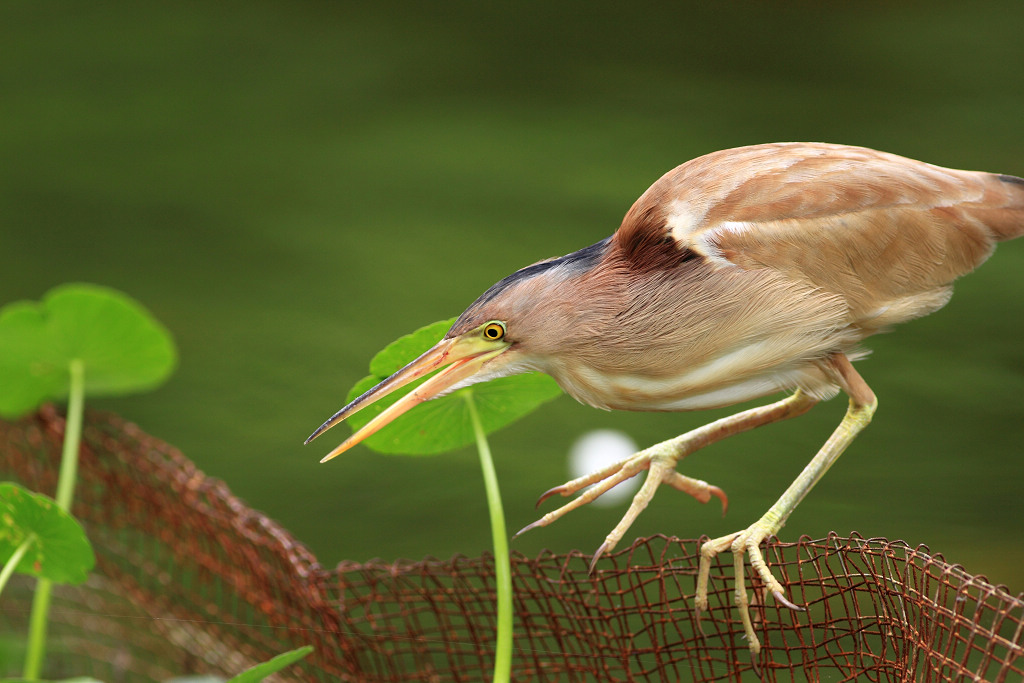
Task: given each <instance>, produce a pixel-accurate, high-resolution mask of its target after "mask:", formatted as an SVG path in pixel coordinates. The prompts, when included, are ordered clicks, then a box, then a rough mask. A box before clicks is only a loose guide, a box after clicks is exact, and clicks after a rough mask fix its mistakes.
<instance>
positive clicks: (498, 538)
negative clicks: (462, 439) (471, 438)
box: [466, 391, 512, 683]
mask: <svg viewBox="0 0 1024 683" xmlns="http://www.w3.org/2000/svg"><path fill="white" fill-rule="evenodd" d="M466 404H467V405H468V406H469V417H470V419H471V420H472V422H473V432H474V434H476V449H477V451H478V452H479V454H480V468H481V469H482V470H483V473H484V488H485V489H486V491H487V509H488V511H489V512H490V515H491V539H492V543H493V544H494V581H495V584H496V589H497V594H498V605H497V608H498V610H497V611H498V637H497V643H496V644H495V646H494V683H507V681H509V680H510V678H511V675H512V571H511V563H510V560H509V554H508V534H507V533H506V531H505V512H504V510H503V509H502V507H501V491H500V490H499V489H498V475H497V473H495V471H494V461H493V460H491V447H490V445H488V443H487V435H486V434H485V433H484V429H483V426H481V424H480V416H479V415H478V414H477V412H476V402H475V401H474V400H473V393H472V392H471V391H467V392H466Z"/></svg>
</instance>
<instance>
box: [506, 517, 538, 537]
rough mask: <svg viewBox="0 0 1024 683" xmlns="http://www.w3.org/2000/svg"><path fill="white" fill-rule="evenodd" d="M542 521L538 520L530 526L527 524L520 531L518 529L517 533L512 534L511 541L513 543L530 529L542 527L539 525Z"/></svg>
mask: <svg viewBox="0 0 1024 683" xmlns="http://www.w3.org/2000/svg"><path fill="white" fill-rule="evenodd" d="M543 521H544V520H543V519H538V520H537V521H536V522H532V523H530V524H527V525H526V526H524V527H523V528H522V529H520V530H519V531H517V532H515V533H514V534H512V540H513V541H514V540H515V539H517V538H519V537H520V536H521V535H522V534H525V533H526V532H527V531H529V530H530V529H536V528H537V527H539V526H544V525H543V524H541V522H543Z"/></svg>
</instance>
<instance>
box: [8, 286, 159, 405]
mask: <svg viewBox="0 0 1024 683" xmlns="http://www.w3.org/2000/svg"><path fill="white" fill-rule="evenodd" d="M176 357H177V354H176V352H175V349H174V342H173V341H172V340H171V336H170V334H169V333H168V332H167V330H166V329H165V328H164V327H163V326H162V325H161V324H160V323H159V322H157V320H156V319H155V318H153V316H152V315H151V314H150V313H149V312H148V311H147V310H146V309H145V308H143V307H142V305H140V304H139V303H138V302H136V301H135V300H134V299H132V298H130V297H128V296H126V295H125V294H122V293H121V292H118V291H116V290H113V289H109V288H107V287H100V286H97V285H86V284H69V285H61V286H59V287H55V288H53V289H51V290H50V291H49V292H47V293H46V295H45V296H44V297H43V300H42V302H40V303H36V302H31V301H18V302H14V303H11V304H8V305H7V306H4V307H3V308H2V309H0V416H3V417H17V416H19V415H23V414H25V413H27V412H30V411H32V410H35V409H36V408H37V407H38V406H39V405H40V404H41V403H42V402H44V401H47V400H53V399H63V398H65V397H66V396H67V393H68V384H69V371H68V367H69V365H70V362H71V361H72V360H74V359H78V360H81V361H82V363H83V365H84V367H85V392H86V394H88V395H90V396H110V395H122V394H127V393H133V392H137V391H143V390H146V389H151V388H153V387H155V386H157V385H159V384H161V383H162V382H163V381H164V380H166V379H167V377H168V376H170V374H171V371H172V370H173V369H174V365H175V361H176Z"/></svg>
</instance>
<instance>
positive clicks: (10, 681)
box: [0, 676, 103, 683]
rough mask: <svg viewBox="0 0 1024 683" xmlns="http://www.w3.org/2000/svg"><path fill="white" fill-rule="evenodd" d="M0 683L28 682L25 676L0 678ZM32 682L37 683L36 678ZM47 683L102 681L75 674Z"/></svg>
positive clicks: (90, 682)
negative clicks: (71, 676) (72, 676)
mask: <svg viewBox="0 0 1024 683" xmlns="http://www.w3.org/2000/svg"><path fill="white" fill-rule="evenodd" d="M0 683H30V681H29V679H27V678H0ZM32 683H39V681H38V679H37V680H35V681H33V682H32ZM47 683H103V681H101V680H98V679H96V678H93V677H92V676H76V677H74V678H62V679H60V680H59V681H47Z"/></svg>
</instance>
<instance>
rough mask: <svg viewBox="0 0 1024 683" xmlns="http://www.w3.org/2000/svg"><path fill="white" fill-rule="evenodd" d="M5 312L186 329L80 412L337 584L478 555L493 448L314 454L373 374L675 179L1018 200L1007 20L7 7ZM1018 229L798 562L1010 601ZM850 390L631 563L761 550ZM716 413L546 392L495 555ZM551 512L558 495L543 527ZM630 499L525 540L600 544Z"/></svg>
mask: <svg viewBox="0 0 1024 683" xmlns="http://www.w3.org/2000/svg"><path fill="white" fill-rule="evenodd" d="M0 13H2V15H3V21H0V54H2V59H0V83H2V88H0V149H2V153H3V162H4V163H3V164H0V300H2V301H3V302H6V301H10V300H13V299H19V298H32V299H38V298H39V297H40V296H41V295H42V294H43V293H44V292H45V291H46V290H47V289H49V288H50V287H51V286H53V285H55V284H57V283H60V282H65V281H90V282H96V283H101V284H106V285H110V286H113V287H117V288H120V289H122V290H124V291H125V292H127V293H129V294H131V295H132V296H134V297H136V298H138V299H139V300H140V301H142V302H143V303H144V304H145V305H146V306H148V307H149V308H150V309H151V310H152V311H153V312H154V313H155V315H156V316H157V317H158V318H159V319H160V320H162V321H163V322H164V323H165V324H166V325H167V326H168V327H169V328H170V329H171V330H172V332H173V334H174V336H175V338H176V340H177V343H178V345H179V348H180V352H181V362H180V368H179V370H178V372H177V374H176V375H175V376H174V378H173V379H172V380H171V381H170V383H169V384H167V385H166V386H165V387H163V388H162V389H160V390H159V391H157V392H155V393H152V394H147V395H144V396H140V397H138V398H130V399H121V400H104V401H98V400H97V401H94V402H92V404H91V405H92V407H99V408H104V409H110V410H115V411H117V412H120V413H122V414H123V415H125V416H126V417H128V418H129V419H131V420H133V421H136V422H137V423H138V424H140V425H141V426H142V427H143V428H144V429H145V430H147V431H149V432H151V433H152V434H154V435H156V436H158V437H161V438H163V439H165V440H167V441H169V442H171V443H173V444H175V445H177V446H178V447H180V448H181V449H182V450H183V451H184V452H185V454H186V455H188V456H189V457H190V458H192V459H193V460H194V461H195V462H197V463H198V464H199V466H200V467H201V468H202V469H203V470H205V471H206V472H207V473H208V474H210V475H212V476H215V477H219V478H222V479H224V480H226V481H227V482H228V484H229V485H230V486H231V488H232V489H233V490H234V491H235V492H236V493H237V494H238V495H240V496H241V497H242V498H244V499H245V500H246V501H248V502H249V503H250V504H251V505H253V506H254V507H256V508H258V509H260V510H263V511H264V512H266V513H267V514H269V515H270V516H272V517H274V518H275V519H277V520H279V521H280V522H281V523H283V524H284V525H285V526H286V527H287V528H288V529H290V530H291V531H292V532H293V533H294V534H295V535H296V536H297V537H298V538H299V539H301V540H303V541H304V542H306V543H307V544H309V545H310V546H311V548H312V549H313V550H314V552H316V553H317V555H318V556H319V558H320V559H321V561H322V562H324V563H325V564H331V563H333V562H335V561H337V560H339V559H342V558H346V559H352V560H365V559H369V558H371V557H380V558H384V559H394V558H399V557H406V558H420V557H422V556H424V555H433V556H437V557H448V556H450V555H452V554H453V553H465V554H468V555H477V554H479V553H480V552H481V551H483V550H485V549H487V547H488V545H489V534H488V526H487V524H488V523H487V517H486V510H485V502H484V494H483V489H482V486H481V476H480V473H479V466H478V463H477V459H476V455H475V454H474V452H473V451H472V450H470V449H464V450H462V451H459V452H455V453H451V454H447V455H443V456H439V457H431V458H413V457H399V456H382V455H377V454H374V453H371V452H369V451H367V450H366V449H364V448H359V449H356V450H354V451H353V452H351V453H349V454H346V455H345V456H344V457H342V458H338V459H337V460H335V461H333V462H331V463H330V465H320V464H318V460H319V458H320V457H321V456H322V455H323V454H324V453H326V451H327V450H328V449H329V448H330V447H331V446H332V445H334V444H336V443H337V442H338V441H339V440H340V439H341V438H342V437H343V436H344V435H345V433H347V428H345V427H340V428H338V430H337V431H335V432H331V433H330V434H329V435H328V436H327V437H325V439H324V440H321V441H318V442H316V443H315V444H314V445H311V446H306V447H303V446H302V440H303V439H304V438H305V437H306V436H307V435H308V434H309V433H310V432H311V431H312V430H313V428H315V427H316V426H318V425H319V424H320V423H321V422H322V421H323V419H325V418H326V417H327V416H329V415H330V414H331V413H333V412H334V411H335V410H336V409H337V408H339V407H340V406H341V405H342V402H343V399H344V396H345V394H346V392H347V391H348V389H349V387H351V386H352V384H354V383H355V382H356V381H357V380H358V379H360V378H361V377H363V376H364V375H365V374H366V367H367V363H368V361H369V359H370V357H371V356H372V355H373V354H374V353H375V352H376V351H377V350H379V349H380V348H382V347H383V346H384V345H385V344H387V343H388V342H390V341H392V340H393V339H394V338H396V337H397V336H399V335H402V334H404V333H406V332H409V331H411V330H413V329H415V328H417V327H420V326H421V325H424V324H427V323H430V322H432V321H434V320H438V319H441V318H446V317H450V316H453V315H456V314H458V313H459V312H460V311H461V310H462V309H463V308H464V307H465V306H466V305H468V304H469V303H470V302H471V301H473V299H475V298H476V296H477V295H478V294H479V293H480V292H482V291H483V290H484V289H485V288H486V287H488V286H489V285H490V284H492V283H493V282H494V281H496V280H498V279H499V278H501V277H503V276H505V275H507V274H508V273H510V272H512V271H513V270H515V269H517V268H519V267H521V266H523V265H526V264H529V263H532V262H534V261H537V260H539V259H542V258H546V257H549V256H556V255H561V254H564V253H567V252H570V251H573V250H575V249H578V248H580V247H583V246H585V245H588V244H591V243H593V242H595V241H597V240H599V239H601V238H603V237H605V236H606V235H608V234H610V233H611V232H612V231H614V230H615V228H616V227H617V226H618V224H619V221H620V220H621V217H622V215H623V214H624V213H625V211H626V210H627V209H628V208H629V206H630V204H631V203H632V202H633V200H634V199H635V198H636V197H637V196H639V194H640V193H641V192H643V190H644V189H646V187H647V186H648V185H649V184H650V183H651V182H653V181H654V180H655V179H656V178H658V177H659V176H660V175H661V174H662V173H664V172H665V171H667V170H669V169H670V168H672V167H673V166H675V165H677V164H679V163H682V162H683V161H685V160H687V159H690V158H692V157H695V156H698V155H700V154H703V153H706V152H710V151H713V150H716V149H721V148H725V147H733V146H738V145H744V144H751V143H757V142H766V141H776V140H823V141H830V142H845V143H851V144H859V145H866V146H870V147H875V148H880V149H884V150H887V151H891V152H896V153H900V154H905V155H907V156H911V157H915V158H919V159H923V160H926V161H930V162H934V163H938V164H942V165H947V166H953V167H960V168H975V169H984V170H991V171H999V172H1005V173H1013V174H1017V175H1024V123H1022V113H1024V69H1022V67H1024V40H1022V39H1021V35H1022V28H1024V3H1021V2H1019V1H1018V0H1013V1H1007V2H1002V3H964V2H959V1H952V0H950V1H945V2H928V3H924V2H907V3H899V4H897V3H888V2H864V3H817V2H815V3H812V2H788V3H781V2H756V3H755V2H728V3H711V2H699V3H692V2H679V3H658V4H654V3H628V4H627V3H617V2H605V3H600V2H598V3H595V2H587V3H582V2H571V3H551V2H521V3H514V4H513V3H500V4H499V3H493V4H490V3H476V2H445V3H432V2H427V3H422V2H404V3H402V2H381V3H362V4H358V5H357V4H353V3H327V2H297V1H295V0H289V1H288V2H284V1H280V2H245V3H241V2H222V3H210V2H189V1H184V2H183V1H180V0H177V1H175V2H147V3H103V2H100V3H47V2H6V3H4V6H3V8H2V9H0ZM1022 339H1024V240H1020V241H1018V242H1016V243H1008V244H1003V245H1002V246H1001V247H1000V248H999V250H998V252H997V253H996V255H995V256H994V257H993V258H992V259H991V261H990V262H989V263H987V264H986V265H985V266H983V267H982V268H981V269H980V270H979V271H978V272H977V273H975V274H973V275H971V276H970V277H968V278H965V279H964V280H963V281H962V282H961V283H960V284H959V285H958V287H957V292H956V295H955V296H954V297H953V300H952V302H951V304H950V305H949V306H948V307H947V308H946V309H944V310H943V311H940V312H939V313H937V314H935V315H933V316H931V317H928V318H925V319H923V320H920V321H916V322H914V323H911V324H909V325H906V326H904V327H902V328H900V329H899V330H897V331H896V332H895V333H893V334H890V335H885V336H880V337H877V338H875V339H873V340H871V341H870V343H869V346H870V347H871V348H873V349H874V351H875V352H874V354H873V355H872V356H871V357H870V358H869V359H867V360H865V361H863V362H862V363H860V364H859V367H860V370H861V372H862V374H863V375H864V377H865V378H866V379H867V381H868V382H869V383H870V384H871V385H872V387H873V388H874V390H875V392H876V393H877V394H878V396H879V399H880V408H879V411H878V414H877V417H876V420H875V422H874V424H872V425H871V427H870V429H868V430H867V432H866V433H865V434H864V435H863V436H862V437H861V438H860V439H858V441H856V442H855V444H854V445H853V446H852V448H851V449H850V451H849V452H848V453H847V454H846V455H845V456H844V457H843V458H842V459H841V460H840V461H839V463H838V464H837V465H836V466H835V467H834V468H833V469H832V471H831V472H830V473H829V475H828V476H827V477H826V478H825V479H824V480H823V482H822V483H821V484H820V485H819V486H818V487H817V488H816V489H815V490H814V492H813V493H812V494H811V495H810V496H809V497H808V498H807V500H806V501H805V502H804V503H803V504H802V505H801V506H800V508H799V509H798V510H797V512H796V513H795V514H794V515H793V517H792V518H791V520H790V522H789V524H788V526H787V527H786V528H785V529H784V530H783V532H782V537H783V538H784V539H787V540H795V539H796V538H797V537H799V536H800V535H801V534H809V535H811V536H813V537H821V536H823V535H825V534H826V533H828V532H829V531H830V530H836V531H838V532H839V533H840V534H847V533H849V532H850V531H852V530H856V531H858V532H860V533H861V534H863V535H865V536H881V537H887V538H890V539H903V540H906V541H907V542H909V543H911V544H918V543H924V544H928V545H929V546H930V547H931V548H932V549H933V550H935V551H940V552H942V553H944V554H945V555H946V557H947V558H948V559H949V560H951V561H954V562H959V563H962V564H964V565H965V566H966V567H967V569H968V570H969V571H971V572H975V573H984V574H986V575H988V576H989V577H990V578H991V579H992V580H993V581H996V582H1005V583H1007V584H1008V585H1009V586H1010V587H1011V588H1012V589H1013V590H1015V591H1020V590H1024V541H1022V536H1024V457H1022V451H1024V400H1022V397H1024V348H1022ZM844 408H845V405H844V401H843V400H841V399H840V400H834V401H832V402H830V403H828V404H825V405H822V406H820V407H818V408H816V409H815V410H814V411H812V413H811V414H809V415H807V416H805V417H803V418H801V419H798V420H796V421H793V422H790V423H787V424H780V425H775V426H771V427H767V428H764V429H762V430H758V431H755V432H753V433H750V434H745V435H742V436H739V437H736V438H734V439H731V440H730V441H728V442H726V443H723V444H720V445H716V446H714V447H712V448H710V449H708V450H707V451H705V452H701V453H699V454H697V455H695V456H693V457H692V458H691V459H690V460H689V461H687V462H686V463H685V465H684V466H683V471H685V472H686V473H687V474H689V475H692V476H697V477H701V478H704V479H707V480H708V481H711V482H712V483H715V484H718V485H719V486H722V487H723V488H724V489H725V490H726V491H727V492H728V493H729V495H730V500H731V507H730V510H729V514H728V517H727V518H725V519H722V518H721V517H720V515H719V510H718V508H717V507H716V506H715V505H708V506H701V505H698V504H696V503H694V502H693V501H692V500H690V499H689V498H687V497H685V496H682V495H681V494H678V493H676V492H674V491H671V490H667V489H666V490H664V491H662V492H660V493H659V494H658V496H657V497H656V499H655V501H654V503H653V504H652V506H651V508H650V509H649V510H648V512H646V513H645V514H643V515H642V516H641V518H640V520H639V521H638V522H637V523H636V524H635V525H634V527H633V529H632V530H631V532H630V535H629V537H628V538H630V539H631V538H632V537H634V536H637V535H647V534H652V533H659V532H660V533H666V534H675V535H679V536H684V537H696V536H697V535H699V534H701V533H707V534H710V535H719V534H724V533H728V532H730V531H734V530H737V529H739V528H741V527H745V526H746V525H747V524H749V523H750V522H752V521H753V520H754V519H756V518H757V517H758V516H760V514H762V513H763V512H764V511H765V510H766V509H767V508H768V506H769V505H770V504H771V503H772V502H773V501H774V500H775V499H776V497H777V496H778V495H779V494H780V493H781V491H782V490H783V489H784V488H785V487H786V486H787V485H788V484H789V482H790V481H791V480H792V479H793V477H794V476H795V475H796V474H797V472H799V471H800V469H801V468H802V467H803V466H804V464H806V462H807V461H808V460H809V458H810V457H811V455H812V454H813V453H814V452H815V450H816V449H817V448H818V447H819V446H820V445H821V443H822V442H824V440H825V439H826V438H827V436H828V434H829V433H830V432H831V430H832V429H833V428H834V426H835V425H836V424H837V423H838V421H839V420H840V418H841V416H842V414H843V411H844ZM727 412H728V411H713V412H710V413H680V414H640V413H638V414H630V413H604V412H600V411H596V410H593V409H591V408H588V407H585V406H581V405H578V404H576V403H575V402H574V401H572V400H571V399H569V398H566V397H562V398H560V399H558V400H557V401H555V402H553V403H551V404H549V405H547V406H545V407H544V408H543V409H542V410H541V411H539V412H537V413H535V414H533V415H531V416H530V417H528V418H527V419H525V420H524V421H522V422H520V423H517V424H516V425H515V426H513V427H511V428H508V429H506V430H504V431H502V432H499V433H498V434H496V435H495V436H494V437H493V440H492V447H493V450H494V452H495V457H496V460H497V468H498V473H499V477H500V480H501V486H502V493H503V495H504V498H505V505H506V515H507V517H508V523H509V526H510V527H511V529H512V530H515V529H518V528H519V527H521V526H523V525H525V524H527V523H529V522H531V521H533V520H534V519H535V516H536V515H537V514H538V513H537V512H535V511H534V508H533V503H534V501H535V500H536V497H537V496H538V495H539V494H540V493H541V492H542V491H544V490H545V489H547V488H549V487H550V486H553V485H555V484H558V483H561V482H562V481H564V480H565V478H566V477H567V471H566V453H567V451H568V449H569V446H570V444H571V443H572V442H573V440H575V439H576V438H577V437H578V436H579V435H580V434H582V433H583V432H585V431H587V430H590V429H595V428H598V427H612V428H616V429H621V430H624V431H626V432H627V433H629V434H630V435H631V436H632V437H633V438H634V439H635V440H637V441H638V442H639V443H641V444H645V445H646V444H650V443H653V442H655V441H660V440H662V439H665V438H669V437H671V436H674V435H676V434H678V433H681V432H682V431H684V430H686V429H690V428H693V427H695V426H698V425H699V424H702V423H704V422H706V421H708V420H710V419H712V418H716V417H719V416H721V415H724V414H726V413H727ZM550 507H551V504H550V503H549V504H548V505H546V506H545V509H550ZM622 511H623V510H622V508H616V509H583V510H580V511H578V512H576V513H574V514H572V515H570V517H568V518H566V519H565V520H563V521H561V522H559V523H558V524H556V525H554V526H552V527H548V528H546V529H541V530H536V531H533V532H531V533H530V534H528V535H526V536H524V537H522V538H520V539H517V540H516V541H515V542H514V544H513V548H514V549H516V550H520V551H522V552H524V553H527V554H535V553H537V552H539V551H540V550H541V549H542V548H550V549H551V550H554V551H556V552H565V551H568V550H571V549H574V548H580V549H583V550H586V551H591V550H593V549H594V548H596V547H597V546H598V545H599V544H600V542H601V541H602V540H603V538H604V536H605V534H606V533H607V531H608V530H609V529H610V528H611V527H612V526H613V525H614V523H615V522H616V521H617V520H618V517H619V516H620V515H621V513H622Z"/></svg>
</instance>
